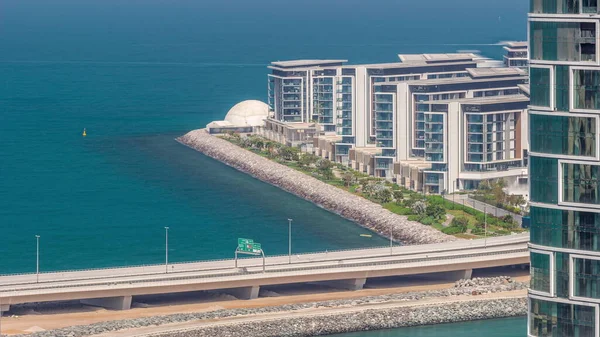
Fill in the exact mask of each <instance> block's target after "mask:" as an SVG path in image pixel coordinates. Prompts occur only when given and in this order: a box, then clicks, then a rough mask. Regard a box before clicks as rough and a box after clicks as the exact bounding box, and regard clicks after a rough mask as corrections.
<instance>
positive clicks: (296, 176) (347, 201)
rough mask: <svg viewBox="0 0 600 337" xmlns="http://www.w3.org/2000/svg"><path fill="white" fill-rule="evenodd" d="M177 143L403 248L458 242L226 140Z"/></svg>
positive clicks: (189, 137)
mask: <svg viewBox="0 0 600 337" xmlns="http://www.w3.org/2000/svg"><path fill="white" fill-rule="evenodd" d="M177 141H179V142H180V143H182V144H184V145H187V146H189V147H191V148H193V149H195V150H197V151H199V152H202V153H203V154H205V155H207V156H209V157H212V158H214V159H216V160H219V161H221V162H223V163H225V164H227V165H229V166H231V167H233V168H235V169H237V170H239V171H242V172H245V173H247V174H250V175H252V176H253V177H255V178H257V179H260V180H262V181H264V182H267V183H270V184H272V185H275V186H277V187H279V188H281V189H284V190H286V191H288V192H290V193H293V194H295V195H297V196H299V197H301V198H303V199H306V200H308V201H311V202H313V203H315V204H317V205H319V206H321V207H323V208H325V209H327V210H329V211H331V212H334V213H337V214H339V215H341V216H343V217H345V218H347V219H350V220H352V221H354V222H356V223H358V224H359V225H361V226H363V227H365V228H368V229H370V230H373V231H375V232H377V233H379V234H381V235H383V236H387V235H388V233H389V231H390V227H393V229H394V238H395V239H398V240H399V241H401V242H403V243H405V244H427V243H439V242H448V241H454V240H457V239H456V238H455V237H452V236H449V235H446V234H443V233H441V232H440V231H438V230H436V229H434V228H431V227H428V226H425V225H423V224H420V223H418V222H414V221H408V219H407V217H405V216H401V215H397V214H394V213H392V212H390V211H388V210H387V209H385V208H383V207H381V205H378V204H376V203H374V202H371V201H369V200H367V199H364V198H361V197H359V196H356V195H354V194H351V193H348V192H346V191H344V190H342V189H339V188H336V187H333V186H331V185H328V184H326V183H324V182H322V181H320V180H318V179H315V178H313V177H310V176H308V175H306V174H303V173H302V172H298V171H296V170H294V169H292V168H289V167H287V166H284V165H281V164H278V163H275V162H273V161H271V160H268V159H266V158H263V157H261V156H259V155H257V154H255V153H252V152H250V151H247V150H245V149H243V148H240V147H238V146H236V145H234V144H232V143H230V142H228V141H226V140H223V139H220V138H218V137H214V136H211V135H209V134H208V133H207V132H206V131H205V130H194V131H191V132H189V133H187V134H185V135H183V136H181V137H179V138H177Z"/></svg>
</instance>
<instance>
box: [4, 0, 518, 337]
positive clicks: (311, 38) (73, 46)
mask: <svg viewBox="0 0 600 337" xmlns="http://www.w3.org/2000/svg"><path fill="white" fill-rule="evenodd" d="M526 12H527V3H526V1H522V0H506V1H481V0H454V1H446V0H430V1H420V2H419V1H410V2H409V1H404V0H402V1H393V0H370V1H364V0H303V1H302V2H301V3H299V2H292V1H287V0H253V1H245V0H210V1H201V0H194V1H192V0H188V1H185V0H172V1H166V0H128V1H121V0H53V1H47V0H2V1H0V48H1V50H2V52H1V53H0V274H4V273H17V272H32V271H34V270H35V238H34V236H35V235H36V234H39V235H41V260H40V261H41V270H42V271H49V270H65V269H75V268H97V267H105V266H118V265H136V264H147V263H162V261H163V249H164V246H163V245H164V228H163V227H164V226H169V227H170V228H171V229H170V231H169V243H170V245H169V246H170V252H169V253H170V259H171V261H188V260H199V259H210V258H227V257H232V252H233V249H234V248H235V244H236V238H238V237H250V238H254V239H255V240H256V241H258V242H262V244H263V247H264V249H265V251H266V252H267V254H283V253H285V252H287V221H286V219H287V218H289V217H291V218H293V219H294V220H295V221H294V231H293V235H294V251H297V252H301V251H302V252H305V251H314V250H325V249H329V250H332V249H341V248H355V247H367V246H377V245H383V244H386V241H385V240H383V239H381V238H379V237H376V236H374V237H373V238H370V239H367V238H363V237H360V236H359V235H360V234H361V233H364V232H365V230H363V229H361V228H359V227H357V226H355V225H354V224H353V223H351V222H349V221H346V220H344V219H341V218H339V217H337V216H335V215H333V214H331V213H328V212H326V211H324V210H322V209H320V208H318V207H316V206H314V205H312V204H310V203H308V202H305V201H303V200H300V199H298V198H296V197H294V196H291V195H289V194H287V193H284V192H282V191H280V190H278V189H277V188H275V187H272V186H270V185H267V184H264V183H261V182H259V181H256V180H254V179H252V178H250V177H248V176H246V175H244V174H241V173H238V172H237V171H235V170H233V169H231V168H228V167H227V166H225V165H222V164H220V163H218V162H215V161H213V160H211V159H208V158H206V157H204V156H202V155H200V154H198V153H196V152H195V151H192V150H190V149H188V148H186V147H184V146H181V145H179V144H177V143H176V142H175V141H174V140H173V138H174V137H176V136H178V135H181V134H183V133H185V132H187V131H188V130H191V129H196V128H200V127H203V126H204V125H205V124H206V123H208V122H209V121H211V120H215V119H221V118H223V116H224V115H225V113H226V112H227V110H228V109H229V108H230V107H231V106H232V105H234V104H235V103H237V102H239V101H241V100H245V99H260V100H265V99H266V97H265V96H266V74H267V69H266V65H267V64H268V63H269V62H270V61H273V60H283V59H294V58H343V59H349V60H350V62H351V63H363V62H392V61H395V60H396V56H395V55H396V54H398V53H422V52H453V51H456V50H465V49H478V50H481V51H482V52H483V53H484V54H486V55H488V56H493V57H496V58H499V57H500V55H501V54H502V50H501V47H498V46H495V45H493V44H495V43H496V42H498V41H502V40H520V39H525V38H526V33H525V31H526V30H525V28H526V27H525V25H526ZM83 128H87V130H88V136H87V137H86V138H83V137H82V136H81V132H82V130H83ZM449 331H450V333H449ZM523 331H525V330H524V319H509V320H498V321H485V322H474V323H464V324H454V325H444V326H435V327H420V328H410V329H400V330H395V331H382V332H365V333H359V334H354V335H348V336H361V337H366V336H368V337H376V336H377V337H381V336H386V337H387V336H458V335H460V336H467V337H468V336H481V335H486V336H489V337H492V336H497V337H500V336H502V337H504V336H506V337H509V336H519V335H523Z"/></svg>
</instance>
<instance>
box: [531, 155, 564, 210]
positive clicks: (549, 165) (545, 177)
mask: <svg viewBox="0 0 600 337" xmlns="http://www.w3.org/2000/svg"><path fill="white" fill-rule="evenodd" d="M529 166H530V172H536V174H534V175H531V176H530V179H531V195H530V197H531V201H535V202H544V203H550V204H556V203H558V160H556V159H552V158H542V157H535V156H531V159H530V161H529Z"/></svg>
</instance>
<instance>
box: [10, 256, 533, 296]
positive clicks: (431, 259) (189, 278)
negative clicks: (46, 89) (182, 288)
mask: <svg viewBox="0 0 600 337" xmlns="http://www.w3.org/2000/svg"><path fill="white" fill-rule="evenodd" d="M527 252H528V248H519V249H506V250H499V251H491V252H481V253H469V254H462V255H451V256H437V257H420V258H414V259H404V260H391V261H390V260H388V261H375V262H362V263H342V264H335V265H326V266H305V267H299V268H292V267H291V268H283V269H272V270H269V269H267V270H266V271H265V272H263V271H262V269H261V270H256V271H240V270H238V271H237V272H231V273H221V274H208V275H189V276H178V277H172V276H171V277H169V276H170V275H172V274H163V275H164V276H166V277H162V278H151V279H139V280H123V281H112V282H97V283H82V284H70V285H55V286H51V285H50V284H49V285H48V286H46V287H30V288H22V289H18V290H12V291H11V290H8V291H0V295H1V294H3V293H4V294H11V293H13V294H14V293H19V292H33V293H34V294H38V293H43V290H48V289H54V290H56V289H67V288H82V287H98V286H113V287H114V286H118V285H128V286H131V285H132V284H141V283H157V282H158V283H161V284H164V285H167V284H172V283H173V282H176V281H193V280H198V279H208V278H222V277H232V276H243V275H248V276H251V275H266V274H271V275H272V274H276V273H286V272H295V273H298V272H300V274H302V275H306V274H308V272H309V271H314V270H323V269H348V268H364V267H375V266H383V265H392V264H408V263H416V262H423V263H424V264H425V265H431V264H433V263H432V262H435V261H437V262H439V261H448V260H458V259H465V258H473V257H481V256H497V255H507V254H513V253H527ZM186 283H192V282H186ZM11 296H19V295H11ZM0 297H1V296H0Z"/></svg>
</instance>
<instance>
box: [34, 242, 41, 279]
mask: <svg viewBox="0 0 600 337" xmlns="http://www.w3.org/2000/svg"><path fill="white" fill-rule="evenodd" d="M39 282H40V236H39V235H36V236H35V283H39Z"/></svg>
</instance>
